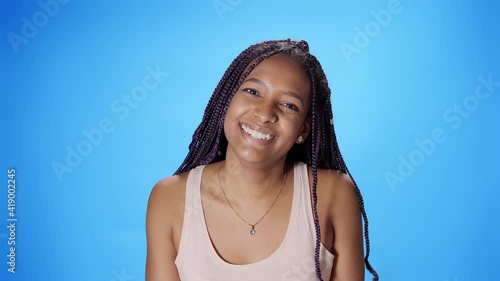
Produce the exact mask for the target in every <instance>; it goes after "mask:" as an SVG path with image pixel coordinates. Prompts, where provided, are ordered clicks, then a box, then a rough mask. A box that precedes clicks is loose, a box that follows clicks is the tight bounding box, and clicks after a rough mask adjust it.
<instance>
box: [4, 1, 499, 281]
mask: <svg viewBox="0 0 500 281" xmlns="http://www.w3.org/2000/svg"><path fill="white" fill-rule="evenodd" d="M42 1H44V0H42ZM63 2H64V3H63ZM66 2H67V3H66ZM393 2H394V1H388V0H384V1H379V0H377V1H356V2H354V1H336V2H334V3H331V1H319V0H312V1H307V2H306V1H298V2H293V3H291V2H289V1H263V0H258V1H257V0H256V1H248V0H243V1H236V0H232V1H229V0H220V1H215V2H214V1H213V0H204V1H199V0H198V1H137V2H132V1H76V0H74V1H62V0H61V3H58V2H53V3H58V4H57V5H56V6H54V5H52V6H50V9H49V11H52V12H50V13H51V14H52V15H47V14H45V15H46V16H45V18H44V13H47V12H43V11H44V10H43V8H42V6H43V5H42V6H41V5H40V4H39V3H38V2H37V1H24V2H23V1H14V0H7V1H2V7H1V14H0V18H1V21H2V24H1V32H0V35H2V37H1V38H2V39H1V40H0V51H1V67H0V69H1V73H0V74H1V81H2V83H1V96H2V103H1V111H0V112H1V113H0V114H1V116H0V117H1V124H2V127H1V132H2V133H1V136H2V137H1V147H2V148H1V150H0V151H1V155H0V156H1V165H0V166H1V167H0V173H3V175H2V176H1V178H3V180H2V181H1V182H3V183H2V184H1V185H0V219H1V224H0V280H73V281H79V280H103V281H125V280H127V281H128V280H142V279H143V278H144V263H145V256H146V241H145V228H144V219H145V211H146V204H147V199H148V196H149V192H150V190H151V188H152V186H153V185H154V184H155V183H156V182H157V181H158V180H159V179H161V178H163V177H166V176H169V175H171V174H172V173H173V172H174V171H175V169H176V168H177V167H178V166H179V165H180V163H181V162H182V160H183V159H184V157H185V155H186V153H187V146H188V144H189V142H190V138H191V135H192V133H193V131H194V129H195V128H196V126H197V124H198V123H199V121H200V120H201V117H202V114H203V110H204V107H205V105H206V103H207V101H208V99H209V97H210V95H211V93H212V91H213V89H214V88H215V86H216V85H217V83H218V81H219V79H220V78H221V77H222V74H223V72H224V71H225V69H226V68H227V67H228V66H229V64H230V62H231V61H232V59H234V58H235V57H236V56H237V55H238V54H239V52H241V51H242V50H243V49H244V48H246V47H247V46H249V45H250V44H253V43H256V42H259V41H262V40H266V39H277V38H293V39H298V38H301V39H306V40H307V41H308V42H309V44H310V47H311V52H312V53H314V54H315V55H316V56H317V57H318V59H319V60H320V61H321V63H322V65H323V66H324V69H325V71H326V73H327V76H328V78H329V81H330V83H331V89H332V92H333V93H332V102H333V110H334V114H335V122H336V129H337V135H338V141H339V144H340V147H341V150H342V152H343V154H344V157H345V159H346V161H347V164H348V166H349V168H350V169H351V172H352V173H353V175H354V177H355V179H356V180H357V182H358V185H359V186H360V188H361V190H362V192H363V195H364V198H365V201H366V210H367V212H368V216H369V219H370V226H371V227H370V233H371V244H372V255H371V257H370V258H371V262H372V264H373V266H374V267H375V268H376V269H377V270H378V272H379V274H380V276H381V280H406V281H408V280H426V281H433V280H436V281H445V280H448V281H458V280H459V281H466V280H474V281H475V280H496V279H497V278H495V276H496V272H495V268H496V267H497V266H498V253H499V251H500V245H499V240H498V222H499V221H500V220H499V219H500V216H499V215H498V213H499V212H498V211H497V210H496V206H497V205H498V198H499V196H500V192H499V187H500V186H499V184H498V178H497V176H498V174H499V172H500V171H499V165H498V162H497V159H499V157H500V149H499V148H498V143H499V140H500V138H499V135H500V134H499V132H498V131H499V130H498V129H499V128H498V121H500V120H499V118H498V110H499V109H500V96H499V95H500V86H498V85H497V86H495V87H490V95H489V97H487V98H484V99H482V100H478V99H476V98H474V93H475V90H476V87H477V86H478V85H481V82H480V80H479V79H478V77H480V76H482V77H484V78H485V79H486V80H487V79H488V76H491V78H490V80H494V81H500V59H499V58H500V56H499V55H500V52H499V50H500V38H499V32H498V27H499V26H500V21H499V20H498V9H499V8H500V5H499V4H496V3H494V1H477V2H474V3H473V2H470V1H410V0H401V2H399V6H398V8H397V9H396V10H397V11H396V12H394V8H393V9H392V11H393V12H390V15H391V16H390V20H389V19H388V18H387V17H386V18H384V19H385V21H384V22H381V23H377V22H376V19H375V18H376V17H377V16H374V15H373V14H372V11H374V12H376V13H379V11H381V10H385V11H388V6H391V5H393V4H391V3H393ZM42 3H45V2H42ZM214 3H219V5H226V8H227V9H226V10H219V11H218V10H217V8H216V6H215V5H214ZM221 7H222V6H221ZM391 7H392V6H391ZM56 8H57V9H56ZM221 9H222V8H221ZM23 18H26V21H23ZM495 18H496V19H495ZM44 19H45V20H46V21H45V22H44ZM27 21H29V22H31V23H32V24H37V25H38V27H37V26H36V25H35V27H36V28H37V30H35V31H34V30H28V29H29V28H28V27H24V29H25V30H24V35H23V26H24V25H28V23H26V22H27ZM358 29H359V30H362V32H363V33H364V34H365V36H366V38H364V39H365V40H364V41H363V40H362V38H361V37H360V36H362V35H359V33H357V30H358ZM358 32H359V31H358ZM12 34H15V35H16V36H19V37H17V38H20V36H23V37H25V41H23V43H19V42H17V43H16V42H15V41H14V43H12V42H11V39H9V38H12V36H14V35H12ZM28 37H29V38H28ZM347 44H348V45H350V46H351V47H350V48H351V49H350V50H351V51H353V50H355V51H353V53H350V54H347V53H345V50H344V51H343V49H342V47H341V46H344V47H345V46H347ZM353 48H356V49H353ZM148 67H150V68H152V69H156V68H158V69H159V70H160V71H161V72H165V73H168V76H166V74H165V77H163V76H162V77H161V78H160V79H159V81H157V82H158V83H157V84H156V86H155V87H154V89H152V90H150V91H148V92H147V95H146V96H145V97H143V99H142V100H140V101H136V102H134V103H133V104H131V105H128V104H126V103H125V101H123V100H122V95H130V94H131V92H132V91H133V89H134V88H135V87H136V86H140V85H142V83H143V78H144V77H146V76H147V75H148V70H147V68H148ZM151 81H153V82H154V81H155V80H151ZM151 83H152V82H151ZM480 87H482V88H481V93H483V94H486V93H488V88H486V87H484V86H480ZM474 101H476V102H477V104H474ZM464 102H465V103H466V104H465V108H466V109H465V112H464V113H462V114H463V115H460V113H458V111H456V110H457V109H456V107H455V108H454V106H457V105H461V104H464ZM113 104H114V105H115V106H121V111H118V109H117V108H116V107H115V108H114V109H113ZM132 106H133V107H134V108H132ZM126 112H127V114H125V113H126ZM103 120H108V122H110V124H108V125H110V126H111V127H112V128H113V130H112V132H109V133H103V135H102V138H97V140H95V144H92V145H91V146H90V147H89V146H86V147H85V144H89V143H90V142H88V140H87V137H86V136H85V135H84V134H83V133H82V131H84V130H87V131H91V130H94V129H97V128H99V124H100V122H102V121H103ZM459 122H460V123H459ZM434 130H441V133H442V136H441V137H440V138H437V140H439V142H437V141H436V140H432V141H429V140H427V141H424V140H425V139H432V137H433V133H432V132H433V131H434ZM94 132H95V131H94ZM422 141H424V142H426V143H427V146H426V148H420V147H419V146H418V145H417V144H416V143H418V142H422ZM430 142H432V144H430ZM79 145H80V146H79ZM78 146H79V147H80V149H81V151H84V152H85V154H87V155H86V156H83V157H81V159H80V160H79V161H77V160H75V159H73V160H72V161H73V162H71V163H72V165H73V166H74V167H69V166H68V169H70V170H71V172H65V173H63V174H62V175H60V179H59V178H58V176H57V173H56V172H55V171H54V168H53V163H55V162H57V163H59V164H61V165H68V163H69V162H67V161H66V157H67V154H68V153H69V152H68V150H67V149H68V147H69V149H70V150H77V147H78ZM85 148H86V149H87V150H85ZM82 149H83V150H82ZM70 161H71V160H70ZM405 163H406V164H405ZM412 163H413V164H412ZM402 167H403V168H402ZM9 168H15V169H16V180H17V181H16V185H17V186H16V191H17V193H16V196H17V197H16V217H17V218H18V221H17V229H16V241H17V244H16V246H17V248H16V258H17V259H16V273H15V274H11V273H8V272H7V268H8V266H7V264H6V262H7V254H8V250H7V249H8V245H7V237H8V235H9V233H8V231H7V228H6V226H7V225H8V223H7V221H6V219H7V217H8V211H7V169H9ZM398 169H400V170H401V169H403V170H401V171H398ZM404 169H406V170H404ZM389 174H390V175H392V176H393V177H392V180H394V179H395V177H399V178H397V179H398V181H392V180H388V178H387V175H389ZM4 224H5V226H3V225H4ZM370 278H371V276H370V275H369V274H367V277H366V280H371V279H370Z"/></svg>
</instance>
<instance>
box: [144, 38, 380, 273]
mask: <svg viewBox="0 0 500 281" xmlns="http://www.w3.org/2000/svg"><path fill="white" fill-rule="evenodd" d="M332 116H333V115H332V109H331V103H330V89H329V86H328V82H327V80H326V77H325V74H324V72H323V69H322V67H321V65H320V63H319V62H318V60H317V59H316V58H315V57H314V56H313V55H311V54H310V53H309V46H308V44H307V43H306V42H305V41H292V40H278V41H265V42H262V43H259V44H255V45H252V46H250V47H249V48H247V49H246V50H245V51H243V52H242V53H241V54H240V55H239V56H238V57H237V58H236V59H235V60H234V61H233V63H232V64H231V65H230V66H229V68H228V69H227V71H226V73H225V74H224V77H222V79H221V81H220V82H219V84H218V86H217V88H216V89H215V91H214V93H213V95H212V97H211V99H210V101H209V103H208V106H207V108H206V111H205V114H204V117H203V120H202V122H201V124H200V125H199V127H198V128H197V130H196V131H195V133H194V135H193V140H192V143H191V145H190V146H189V153H188V155H187V157H186V159H185V160H184V162H183V163H182V164H181V166H180V167H179V169H178V170H177V172H176V173H175V175H174V176H172V177H169V178H166V179H163V180H161V181H159V182H158V183H157V184H156V185H155V187H154V188H153V190H152V192H151V195H150V199H149V204H148V213H147V219H146V223H147V240H148V253H147V262H146V280H147V281H156V280H183V281H198V280H200V281H201V280H217V281H224V280H249V281H253V280H255V281H257V280H258V281H263V280H311V281H312V280H350V281H351V280H352V281H361V280H364V265H366V267H367V269H368V270H369V271H370V272H371V273H372V274H373V276H374V278H373V279H374V280H378V275H377V273H376V272H375V270H374V269H373V268H372V267H371V265H370V263H369V262H368V255H369V251H370V244H369V240H368V222H367V218H366V213H365V211H364V205H363V199H362V197H361V193H360V191H359V189H358V187H357V186H356V183H355V182H354V180H353V179H352V176H351V175H350V173H349V171H348V169H347V167H346V165H345V163H344V160H343V158H342V155H341V153H340V151H339V148H338V145H337V141H336V137H335V133H334V128H333V119H332ZM179 206H182V207H181V208H179ZM179 209H181V210H182V211H181V212H180V213H179V211H178V210H179ZM193 210H194V211H193ZM362 220H364V237H365V239H366V254H365V256H364V255H363V225H362ZM363 256H364V257H363Z"/></svg>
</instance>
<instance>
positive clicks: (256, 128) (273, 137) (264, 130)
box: [238, 122, 277, 144]
mask: <svg viewBox="0 0 500 281" xmlns="http://www.w3.org/2000/svg"><path fill="white" fill-rule="evenodd" d="M238 125H239V127H240V132H241V133H242V134H243V136H244V137H245V139H247V140H250V141H251V142H253V143H257V144H269V143H271V142H273V141H274V140H276V138H277V136H276V134H275V133H274V132H273V131H272V130H270V129H267V128H264V127H261V126H259V125H257V124H252V123H245V122H240V123H238ZM243 125H245V126H246V127H248V128H250V129H252V130H254V131H257V132H260V133H262V134H269V135H271V138H270V139H269V140H263V139H256V138H254V137H252V136H251V135H249V134H248V133H247V132H245V131H244V130H243V127H242V126H243Z"/></svg>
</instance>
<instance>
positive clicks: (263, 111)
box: [254, 101, 278, 123]
mask: <svg viewBox="0 0 500 281" xmlns="http://www.w3.org/2000/svg"><path fill="white" fill-rule="evenodd" d="M254 116H255V119H257V120H258V121H259V122H261V123H268V122H270V123H274V122H276V121H278V115H277V114H276V110H275V105H274V104H273V102H271V101H266V102H264V101H263V102H261V103H259V104H258V105H257V106H256V107H255V109H254Z"/></svg>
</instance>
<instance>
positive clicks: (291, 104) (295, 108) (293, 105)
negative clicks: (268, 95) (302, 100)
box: [282, 103, 300, 112]
mask: <svg viewBox="0 0 500 281" xmlns="http://www.w3.org/2000/svg"><path fill="white" fill-rule="evenodd" d="M282 105H283V106H284V107H286V108H289V109H292V110H295V111H297V112H299V111H300V110H299V107H298V106H296V105H295V104H293V103H283V104H282Z"/></svg>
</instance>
